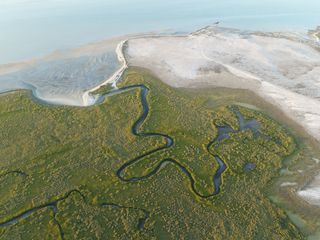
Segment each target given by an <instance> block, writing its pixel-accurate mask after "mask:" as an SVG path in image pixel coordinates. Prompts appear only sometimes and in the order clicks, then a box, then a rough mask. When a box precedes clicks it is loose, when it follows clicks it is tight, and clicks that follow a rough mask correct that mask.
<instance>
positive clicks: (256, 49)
mask: <svg viewBox="0 0 320 240" xmlns="http://www.w3.org/2000/svg"><path fill="white" fill-rule="evenodd" d="M126 55H127V60H128V64H129V65H132V66H139V67H145V68H148V69H150V70H151V71H152V72H154V73H155V74H156V75H158V76H159V77H160V79H162V80H163V81H164V82H166V83H167V84H169V85H171V86H174V87H203V86H222V87H232V88H244V89H250V90H253V91H255V92H256V93H258V94H259V95H260V96H262V97H264V98H266V99H267V100H269V101H270V102H272V103H274V104H275V105H277V106H279V107H281V108H282V110H283V111H285V112H286V113H287V114H288V115H289V116H290V117H292V118H293V119H294V120H296V121H297V122H299V123H300V124H302V125H303V126H304V127H305V129H306V130H307V131H308V132H309V133H310V134H311V135H312V136H314V137H315V138H316V139H318V140H320V107H318V106H319V98H320V88H319V87H320V77H319V76H320V52H319V49H317V45H316V43H315V42H313V41H312V40H311V39H308V38H306V36H300V35H295V34H292V33H290V34H289V33H288V34H286V33H278V34H277V33H258V32H241V31H238V30H233V29H223V28H218V27H208V28H204V29H202V30H200V31H198V32H196V33H193V34H190V35H188V36H185V37H181V36H169V37H158V38H154V37H146V38H136V39H131V40H129V42H128V48H127V50H126Z"/></svg>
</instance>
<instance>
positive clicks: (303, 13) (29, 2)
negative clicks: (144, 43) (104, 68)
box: [0, 0, 320, 64]
mask: <svg viewBox="0 0 320 240" xmlns="http://www.w3.org/2000/svg"><path fill="white" fill-rule="evenodd" d="M216 21H220V22H221V24H222V26H227V27H235V28H240V29H251V30H270V31H272V30H291V31H306V30H307V29H311V28H315V27H316V26H317V25H320V1H319V0H0V64H2V63H9V62H15V61H21V60H24V59H28V58H32V57H37V56H41V55H44V54H48V53H50V52H52V51H53V50H56V49H67V48H72V47H75V46H79V45H81V44H85V43H89V42H93V41H97V40H101V39H105V38H108V37H112V36H117V35H123V34H128V33H139V32H147V31H167V30H169V31H192V30H195V29H197V28H200V27H203V26H205V25H208V24H212V23H214V22H216Z"/></svg>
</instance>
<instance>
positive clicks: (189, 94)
mask: <svg viewBox="0 0 320 240" xmlns="http://www.w3.org/2000/svg"><path fill="white" fill-rule="evenodd" d="M118 87H119V89H117V90H114V89H111V88H110V87H109V86H106V87H101V88H100V89H98V90H97V91H96V92H95V94H96V95H97V96H99V101H98V103H97V104H96V105H93V106H90V107H71V106H54V105H47V104H45V103H43V102H39V101H37V100H35V99H33V98H32V97H31V94H30V92H27V91H18V92H12V93H7V94H3V95H1V96H0V100H1V101H0V119H1V121H0V129H1V140H2V143H1V147H0V159H1V161H0V186H1V194H0V239H304V235H303V233H302V232H301V231H300V230H299V229H298V228H297V226H296V225H295V224H293V222H291V220H290V219H289V217H288V216H287V214H286V213H285V211H284V210H283V209H281V208H280V207H279V206H277V205H275V204H274V203H273V202H272V201H271V200H270V199H269V198H268V194H267V189H268V188H269V187H270V185H271V182H272V180H273V179H275V178H277V177H278V176H279V174H280V173H279V171H280V169H281V167H282V166H283V160H284V159H286V158H288V157H289V156H291V155H292V154H293V153H294V152H295V149H296V142H295V140H294V138H293V136H292V135H291V133H290V132H289V131H288V130H287V129H286V128H285V127H283V126H281V125H280V124H279V123H277V122H276V121H275V120H273V119H272V118H270V117H268V116H267V115H266V114H264V113H262V112H261V111H258V110H254V109H251V108H247V107H243V106H240V105H237V104H228V103H226V102H225V101H224V97H225V96H224V93H223V90H221V92H220V93H217V91H216V92H211V91H210V90H208V89H203V90H201V89H198V90H192V89H182V88H181V89H179V88H172V87H170V86H168V85H166V84H165V83H163V82H161V81H159V80H157V79H156V78H155V77H153V76H152V75H151V74H150V73H148V72H147V71H145V70H142V69H138V68H129V69H128V70H126V72H125V73H124V76H123V78H122V81H121V82H120V83H119V85H118ZM229 97H230V98H232V95H231V96H229Z"/></svg>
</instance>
